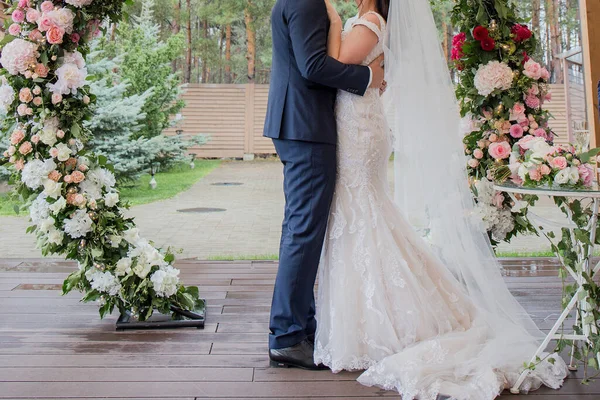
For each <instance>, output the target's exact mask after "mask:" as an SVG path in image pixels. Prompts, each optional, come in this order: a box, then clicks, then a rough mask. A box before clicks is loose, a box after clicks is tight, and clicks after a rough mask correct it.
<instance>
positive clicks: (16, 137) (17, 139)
mask: <svg viewBox="0 0 600 400" xmlns="http://www.w3.org/2000/svg"><path fill="white" fill-rule="evenodd" d="M23 139H25V132H23V131H22V130H20V129H17V130H15V131H14V132H13V133H12V135H10V144H14V145H17V144H19V143H21V141H22V140H23Z"/></svg>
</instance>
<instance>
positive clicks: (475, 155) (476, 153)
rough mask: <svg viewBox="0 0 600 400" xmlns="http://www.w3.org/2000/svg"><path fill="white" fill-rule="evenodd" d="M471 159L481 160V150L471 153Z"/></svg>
mask: <svg viewBox="0 0 600 400" xmlns="http://www.w3.org/2000/svg"><path fill="white" fill-rule="evenodd" d="M473 157H475V158H476V159H478V160H481V159H482V158H483V151H481V149H475V151H473Z"/></svg>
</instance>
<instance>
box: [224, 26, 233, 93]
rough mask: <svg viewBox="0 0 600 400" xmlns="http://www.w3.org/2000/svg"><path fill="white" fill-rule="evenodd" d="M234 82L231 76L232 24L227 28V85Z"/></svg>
mask: <svg viewBox="0 0 600 400" xmlns="http://www.w3.org/2000/svg"><path fill="white" fill-rule="evenodd" d="M231 82H233V79H232V76H231V24H227V26H226V27H225V83H231Z"/></svg>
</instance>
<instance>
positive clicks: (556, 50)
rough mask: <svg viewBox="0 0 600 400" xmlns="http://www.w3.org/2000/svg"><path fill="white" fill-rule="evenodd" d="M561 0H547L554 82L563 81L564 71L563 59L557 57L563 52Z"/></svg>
mask: <svg viewBox="0 0 600 400" xmlns="http://www.w3.org/2000/svg"><path fill="white" fill-rule="evenodd" d="M559 10H560V0H546V13H547V14H548V25H549V28H550V56H551V58H550V60H549V61H550V66H551V70H552V75H553V76H554V83H563V81H564V79H563V72H562V64H561V61H560V60H559V59H558V58H556V56H557V55H558V54H560V53H561V52H562V37H561V34H560V21H559Z"/></svg>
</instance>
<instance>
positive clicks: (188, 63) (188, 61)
mask: <svg viewBox="0 0 600 400" xmlns="http://www.w3.org/2000/svg"><path fill="white" fill-rule="evenodd" d="M187 12H188V15H187V49H186V55H185V73H184V77H183V79H184V82H185V83H190V81H191V80H192V0H187Z"/></svg>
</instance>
